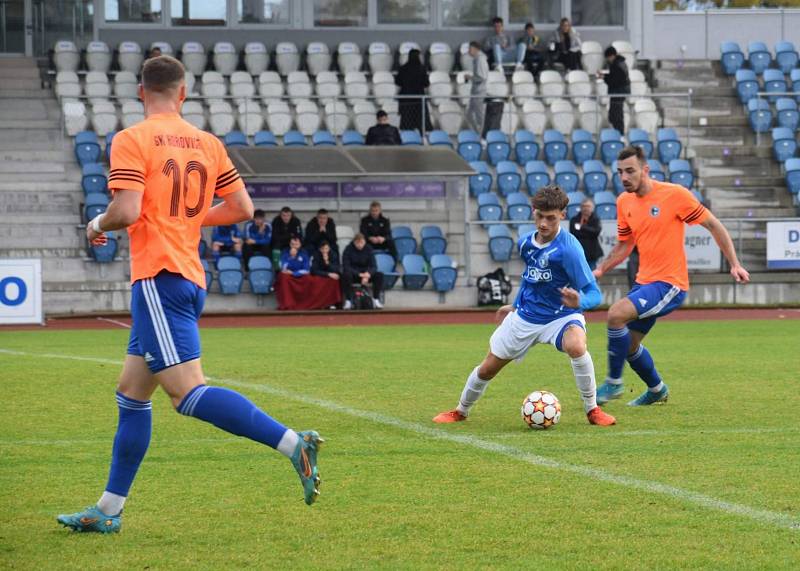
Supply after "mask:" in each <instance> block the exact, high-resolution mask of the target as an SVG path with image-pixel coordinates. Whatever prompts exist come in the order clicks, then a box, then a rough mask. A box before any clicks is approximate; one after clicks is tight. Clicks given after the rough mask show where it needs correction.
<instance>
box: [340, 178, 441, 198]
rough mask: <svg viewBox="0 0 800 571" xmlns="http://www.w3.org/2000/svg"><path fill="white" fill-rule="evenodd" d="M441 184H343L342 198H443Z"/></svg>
mask: <svg viewBox="0 0 800 571" xmlns="http://www.w3.org/2000/svg"><path fill="white" fill-rule="evenodd" d="M444 195H445V187H444V183H443V182H420V181H410V182H343V183H342V198H444Z"/></svg>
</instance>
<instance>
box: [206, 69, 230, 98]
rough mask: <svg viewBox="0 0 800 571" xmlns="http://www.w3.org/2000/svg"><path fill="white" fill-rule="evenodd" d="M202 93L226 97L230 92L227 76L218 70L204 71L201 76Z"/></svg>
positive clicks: (208, 96) (210, 96)
mask: <svg viewBox="0 0 800 571" xmlns="http://www.w3.org/2000/svg"><path fill="white" fill-rule="evenodd" d="M200 93H202V94H203V97H207V98H212V97H225V96H226V95H227V94H228V88H227V85H226V84H225V78H224V77H222V74H221V73H220V72H218V71H206V72H204V73H203V77H202V78H201V85H200Z"/></svg>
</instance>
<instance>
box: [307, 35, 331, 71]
mask: <svg viewBox="0 0 800 571" xmlns="http://www.w3.org/2000/svg"><path fill="white" fill-rule="evenodd" d="M330 68H331V51H330V50H329V49H328V44H326V43H324V42H311V43H310V44H308V46H306V69H308V73H309V75H317V74H318V73H319V72H321V71H328V70H329V69H330Z"/></svg>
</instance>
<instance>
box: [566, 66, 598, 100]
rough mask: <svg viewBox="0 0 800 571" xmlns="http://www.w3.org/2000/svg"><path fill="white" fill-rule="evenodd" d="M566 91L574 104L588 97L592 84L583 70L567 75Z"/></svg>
mask: <svg viewBox="0 0 800 571" xmlns="http://www.w3.org/2000/svg"><path fill="white" fill-rule="evenodd" d="M567 91H568V92H569V95H570V97H572V100H573V101H575V102H576V103H577V101H578V100H579V99H581V98H584V97H588V96H590V95H591V94H592V82H591V79H589V74H588V73H586V72H585V71H583V70H576V71H570V72H569V73H568V74H567Z"/></svg>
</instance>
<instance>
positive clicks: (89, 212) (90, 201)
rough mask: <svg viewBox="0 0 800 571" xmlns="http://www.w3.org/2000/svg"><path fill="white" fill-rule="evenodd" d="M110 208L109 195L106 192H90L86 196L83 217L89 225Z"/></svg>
mask: <svg viewBox="0 0 800 571" xmlns="http://www.w3.org/2000/svg"><path fill="white" fill-rule="evenodd" d="M106 208H108V195H107V194H106V193H105V192H90V193H89V194H87V195H86V202H85V203H84V206H83V215H84V218H85V220H86V222H87V223H88V222H89V221H91V220H92V219H93V218H94V217H95V216H97V215H98V214H102V213H103V212H105V211H106Z"/></svg>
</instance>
